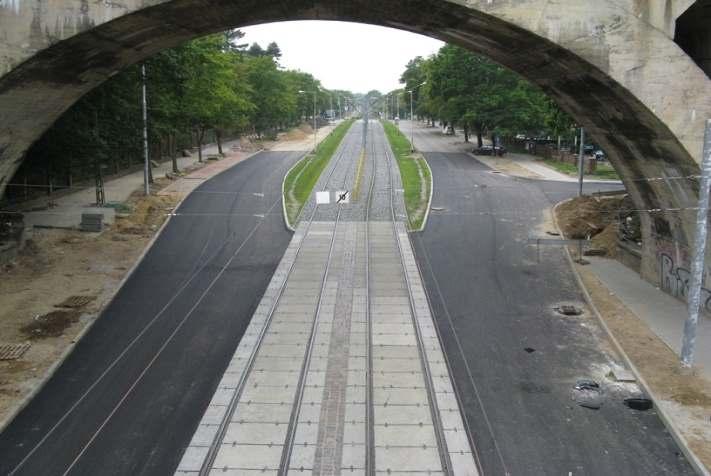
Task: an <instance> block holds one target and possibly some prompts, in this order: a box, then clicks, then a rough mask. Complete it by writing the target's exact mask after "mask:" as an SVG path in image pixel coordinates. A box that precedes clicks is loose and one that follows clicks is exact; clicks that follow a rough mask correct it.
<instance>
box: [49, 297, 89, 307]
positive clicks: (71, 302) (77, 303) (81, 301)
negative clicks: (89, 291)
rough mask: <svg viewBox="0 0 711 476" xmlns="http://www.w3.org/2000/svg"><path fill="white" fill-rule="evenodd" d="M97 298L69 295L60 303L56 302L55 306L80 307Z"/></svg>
mask: <svg viewBox="0 0 711 476" xmlns="http://www.w3.org/2000/svg"><path fill="white" fill-rule="evenodd" d="M94 299H96V296H69V297H68V298H67V299H65V300H64V301H62V302H60V303H59V304H55V305H54V307H68V308H72V309H78V308H80V307H84V306H86V305H87V304H89V303H90V302H91V301H93V300H94Z"/></svg>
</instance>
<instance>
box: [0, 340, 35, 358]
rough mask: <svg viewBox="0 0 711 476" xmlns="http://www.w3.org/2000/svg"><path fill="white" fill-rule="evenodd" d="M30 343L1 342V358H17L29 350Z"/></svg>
mask: <svg viewBox="0 0 711 476" xmlns="http://www.w3.org/2000/svg"><path fill="white" fill-rule="evenodd" d="M29 348H30V344H27V343H25V344H0V360H17V359H19V358H20V357H22V354H24V353H25V352H27V349H29Z"/></svg>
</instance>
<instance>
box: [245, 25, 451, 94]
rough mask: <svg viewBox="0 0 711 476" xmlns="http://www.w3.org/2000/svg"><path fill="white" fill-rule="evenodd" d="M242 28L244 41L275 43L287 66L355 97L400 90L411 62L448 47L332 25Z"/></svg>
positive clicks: (395, 34) (402, 33) (395, 32)
mask: <svg viewBox="0 0 711 476" xmlns="http://www.w3.org/2000/svg"><path fill="white" fill-rule="evenodd" d="M241 30H242V31H243V32H244V33H246V35H245V37H244V38H243V39H242V42H244V43H249V44H252V43H254V42H257V43H259V44H260V45H261V46H262V48H266V46H267V45H268V44H269V43H271V42H272V41H276V42H277V44H278V45H279V48H280V49H281V52H282V57H281V60H280V61H279V63H280V64H281V65H282V66H283V67H285V68H287V69H298V70H301V71H304V72H306V73H311V74H313V75H314V76H315V77H316V78H317V79H319V80H320V81H321V84H322V85H323V86H324V87H325V88H326V89H343V90H348V91H352V92H354V93H358V92H360V93H366V92H368V91H370V90H372V89H377V90H379V91H380V92H383V93H384V92H388V91H391V90H393V89H397V88H400V87H402V86H401V85H400V83H399V79H400V75H401V74H402V72H403V71H404V70H405V65H406V64H407V62H408V61H410V60H411V59H412V58H414V57H416V56H424V57H426V56H429V55H431V54H433V53H436V52H437V50H439V49H440V48H441V47H442V46H443V45H444V43H442V42H441V41H439V40H435V39H432V38H429V37H426V36H421V35H416V34H414V33H409V32H405V31H402V30H394V29H391V28H384V27H380V26H373V25H363V24H357V23H345V22H334V21H292V22H281V23H267V24H264V25H256V26H250V27H245V28H241Z"/></svg>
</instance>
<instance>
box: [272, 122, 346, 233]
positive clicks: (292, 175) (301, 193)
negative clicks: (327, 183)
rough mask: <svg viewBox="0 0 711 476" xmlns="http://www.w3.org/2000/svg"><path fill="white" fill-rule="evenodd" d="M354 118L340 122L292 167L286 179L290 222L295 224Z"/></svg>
mask: <svg viewBox="0 0 711 476" xmlns="http://www.w3.org/2000/svg"><path fill="white" fill-rule="evenodd" d="M353 121H354V119H349V120H347V121H344V122H342V123H341V124H339V125H338V126H337V127H336V128H335V129H334V130H333V131H331V133H330V134H329V135H328V136H327V137H326V138H325V139H324V140H323V141H322V142H321V143H320V144H319V146H318V147H317V148H316V153H315V154H314V153H313V152H312V153H310V154H308V155H307V156H306V157H304V158H303V159H301V161H300V162H299V163H298V164H297V165H296V166H295V167H294V168H292V169H291V171H290V172H289V174H288V175H287V176H286V179H285V180H284V203H285V205H286V214H287V217H288V218H289V223H291V224H295V223H296V219H297V218H298V217H299V214H300V213H301V210H302V209H303V208H304V204H306V201H307V200H308V199H309V196H310V195H311V192H312V191H313V189H314V187H315V186H316V182H318V179H319V177H320V176H321V173H322V172H323V170H324V169H325V168H326V165H328V162H329V161H330V160H331V157H333V154H334V153H335V152H336V149H338V146H339V145H340V144H341V141H342V140H343V138H344V137H345V135H346V133H347V132H348V129H350V127H351V125H353Z"/></svg>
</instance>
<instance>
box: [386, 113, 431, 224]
mask: <svg viewBox="0 0 711 476" xmlns="http://www.w3.org/2000/svg"><path fill="white" fill-rule="evenodd" d="M383 127H384V128H385V135H386V136H387V137H388V141H389V142H390V147H391V148H392V150H393V152H394V153H395V159H396V160H397V165H398V167H399V168H400V177H401V178H402V187H403V189H404V190H405V208H406V209H407V218H408V222H409V224H410V229H412V230H419V229H420V228H421V227H422V222H423V220H424V219H425V215H426V212H427V205H428V204H429V198H430V194H431V193H432V190H430V182H431V180H430V168H429V167H428V166H427V163H426V162H425V159H423V158H422V157H421V156H419V155H413V154H412V153H411V152H410V150H411V146H410V141H409V140H408V139H407V137H405V135H404V134H403V133H402V132H400V129H398V128H397V127H396V126H395V125H394V124H392V123H391V122H388V121H383Z"/></svg>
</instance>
